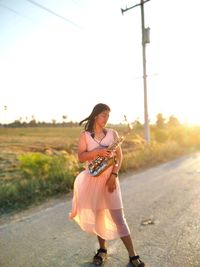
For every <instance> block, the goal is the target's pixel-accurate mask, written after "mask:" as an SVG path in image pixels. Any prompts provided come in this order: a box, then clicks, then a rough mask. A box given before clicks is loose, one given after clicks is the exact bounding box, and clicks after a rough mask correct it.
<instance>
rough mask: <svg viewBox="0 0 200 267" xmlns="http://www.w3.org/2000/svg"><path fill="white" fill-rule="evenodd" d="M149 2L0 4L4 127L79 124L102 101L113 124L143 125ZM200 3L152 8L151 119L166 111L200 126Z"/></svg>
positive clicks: (157, 0)
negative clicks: (144, 31)
mask: <svg viewBox="0 0 200 267" xmlns="http://www.w3.org/2000/svg"><path fill="white" fill-rule="evenodd" d="M139 2H140V0H137V1H136V0H134V1H130V0H127V1H126V0H0V73H1V78H0V123H9V122H12V121H14V120H16V119H19V118H22V121H27V122H28V121H30V120H31V118H32V116H34V118H35V119H36V120H37V121H47V122H51V121H52V120H53V119H54V120H56V121H62V116H63V115H66V116H67V120H68V121H80V120H82V119H84V118H85V117H87V116H88V115H89V114H90V112H91V110H92V108H93V107H94V105H96V104H97V103H100V102H102V103H106V104H108V105H109V106H110V108H111V114H110V119H109V121H110V122H111V123H120V122H122V121H123V117H124V115H126V117H127V119H128V120H129V121H130V122H132V121H134V120H136V119H139V120H140V121H141V122H143V121H144V93H143V92H144V89H143V88H144V87H143V68H142V41H141V10H140V7H139V6H138V7H135V8H133V9H130V10H128V11H127V12H125V13H124V14H123V15H122V13H121V8H123V9H125V8H126V7H127V8H128V7H131V6H134V5H136V4H138V3H139ZM199 10H200V2H199V1H198V0H191V1H186V0H176V1H174V0H162V1H161V0H151V1H149V2H147V3H146V4H145V7H144V13H145V27H146V28H147V27H149V28H150V43H148V44H146V68H147V95H148V114H149V120H150V123H154V122H155V119H156V115H157V114H158V113H162V114H163V116H164V117H165V118H168V117H169V116H171V115H174V116H176V117H177V118H178V119H179V120H180V121H181V122H182V123H186V124H200V108H199V89H200V81H199V69H200V68H199V64H200V63H199V62H200V51H199V47H200V38H199V25H200V16H199Z"/></svg>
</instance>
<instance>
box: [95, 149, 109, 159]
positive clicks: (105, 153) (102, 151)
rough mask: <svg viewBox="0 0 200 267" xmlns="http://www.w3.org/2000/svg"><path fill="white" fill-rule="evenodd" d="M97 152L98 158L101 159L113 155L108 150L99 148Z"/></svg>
mask: <svg viewBox="0 0 200 267" xmlns="http://www.w3.org/2000/svg"><path fill="white" fill-rule="evenodd" d="M96 152H97V156H100V157H109V156H110V153H111V152H110V151H109V150H108V149H107V148H98V149H97V150H96Z"/></svg>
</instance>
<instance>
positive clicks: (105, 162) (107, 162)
mask: <svg viewBox="0 0 200 267" xmlns="http://www.w3.org/2000/svg"><path fill="white" fill-rule="evenodd" d="M124 140H125V137H124V136H121V137H118V138H117V139H116V140H115V141H114V142H113V143H112V144H111V145H109V146H108V151H110V152H113V151H115V150H116V148H117V147H118V146H119V145H121V144H122V142H123V141H124ZM113 164H116V159H115V157H114V156H113V157H101V156H98V157H97V158H96V159H94V160H93V161H92V162H91V163H90V164H89V165H88V170H89V173H90V174H91V175H92V176H95V177H97V176H99V175H100V174H101V173H102V172H103V171H105V170H106V169H107V168H108V167H110V166H111V165H113Z"/></svg>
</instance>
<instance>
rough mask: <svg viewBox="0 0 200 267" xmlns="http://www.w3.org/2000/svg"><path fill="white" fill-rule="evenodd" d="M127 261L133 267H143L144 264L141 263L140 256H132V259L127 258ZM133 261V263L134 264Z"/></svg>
mask: <svg viewBox="0 0 200 267" xmlns="http://www.w3.org/2000/svg"><path fill="white" fill-rule="evenodd" d="M129 261H130V263H131V264H132V266H133V267H145V264H144V262H142V261H141V260H140V256H139V255H136V256H133V257H129ZM134 261H135V263H134Z"/></svg>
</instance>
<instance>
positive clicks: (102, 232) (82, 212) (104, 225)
mask: <svg viewBox="0 0 200 267" xmlns="http://www.w3.org/2000/svg"><path fill="white" fill-rule="evenodd" d="M113 141H114V134H113V130H112V129H107V133H106V135H105V137H104V138H103V139H102V140H101V142H100V143H98V142H97V141H96V140H95V139H94V138H92V136H91V135H90V133H89V132H87V131H86V132H85V142H86V147H87V151H91V150H93V149H94V148H97V147H99V146H109V145H110V144H111V143H113ZM112 168H113V167H112V166H110V167H109V168H108V169H106V170H105V171H104V172H103V173H101V174H100V175H99V176H98V177H93V176H91V174H90V173H89V171H88V168H87V167H86V169H85V170H83V171H82V172H81V173H80V174H79V175H78V176H77V177H76V179H75V182H74V190H73V199H72V209H71V212H70V213H69V219H73V220H75V221H76V222H77V223H78V224H79V226H80V227H81V229H82V230H84V231H86V232H89V233H93V234H96V235H98V236H100V237H102V238H103V239H105V240H112V239H117V238H120V237H123V236H127V235H129V234H130V230H129V227H128V225H127V223H126V219H125V216H124V212H123V203H122V196H121V190H120V184H119V179H118V178H116V179H117V180H116V190H114V191H113V192H112V193H110V192H109V191H108V188H107V186H106V182H107V180H108V178H109V177H110V174H111V171H112Z"/></svg>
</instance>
